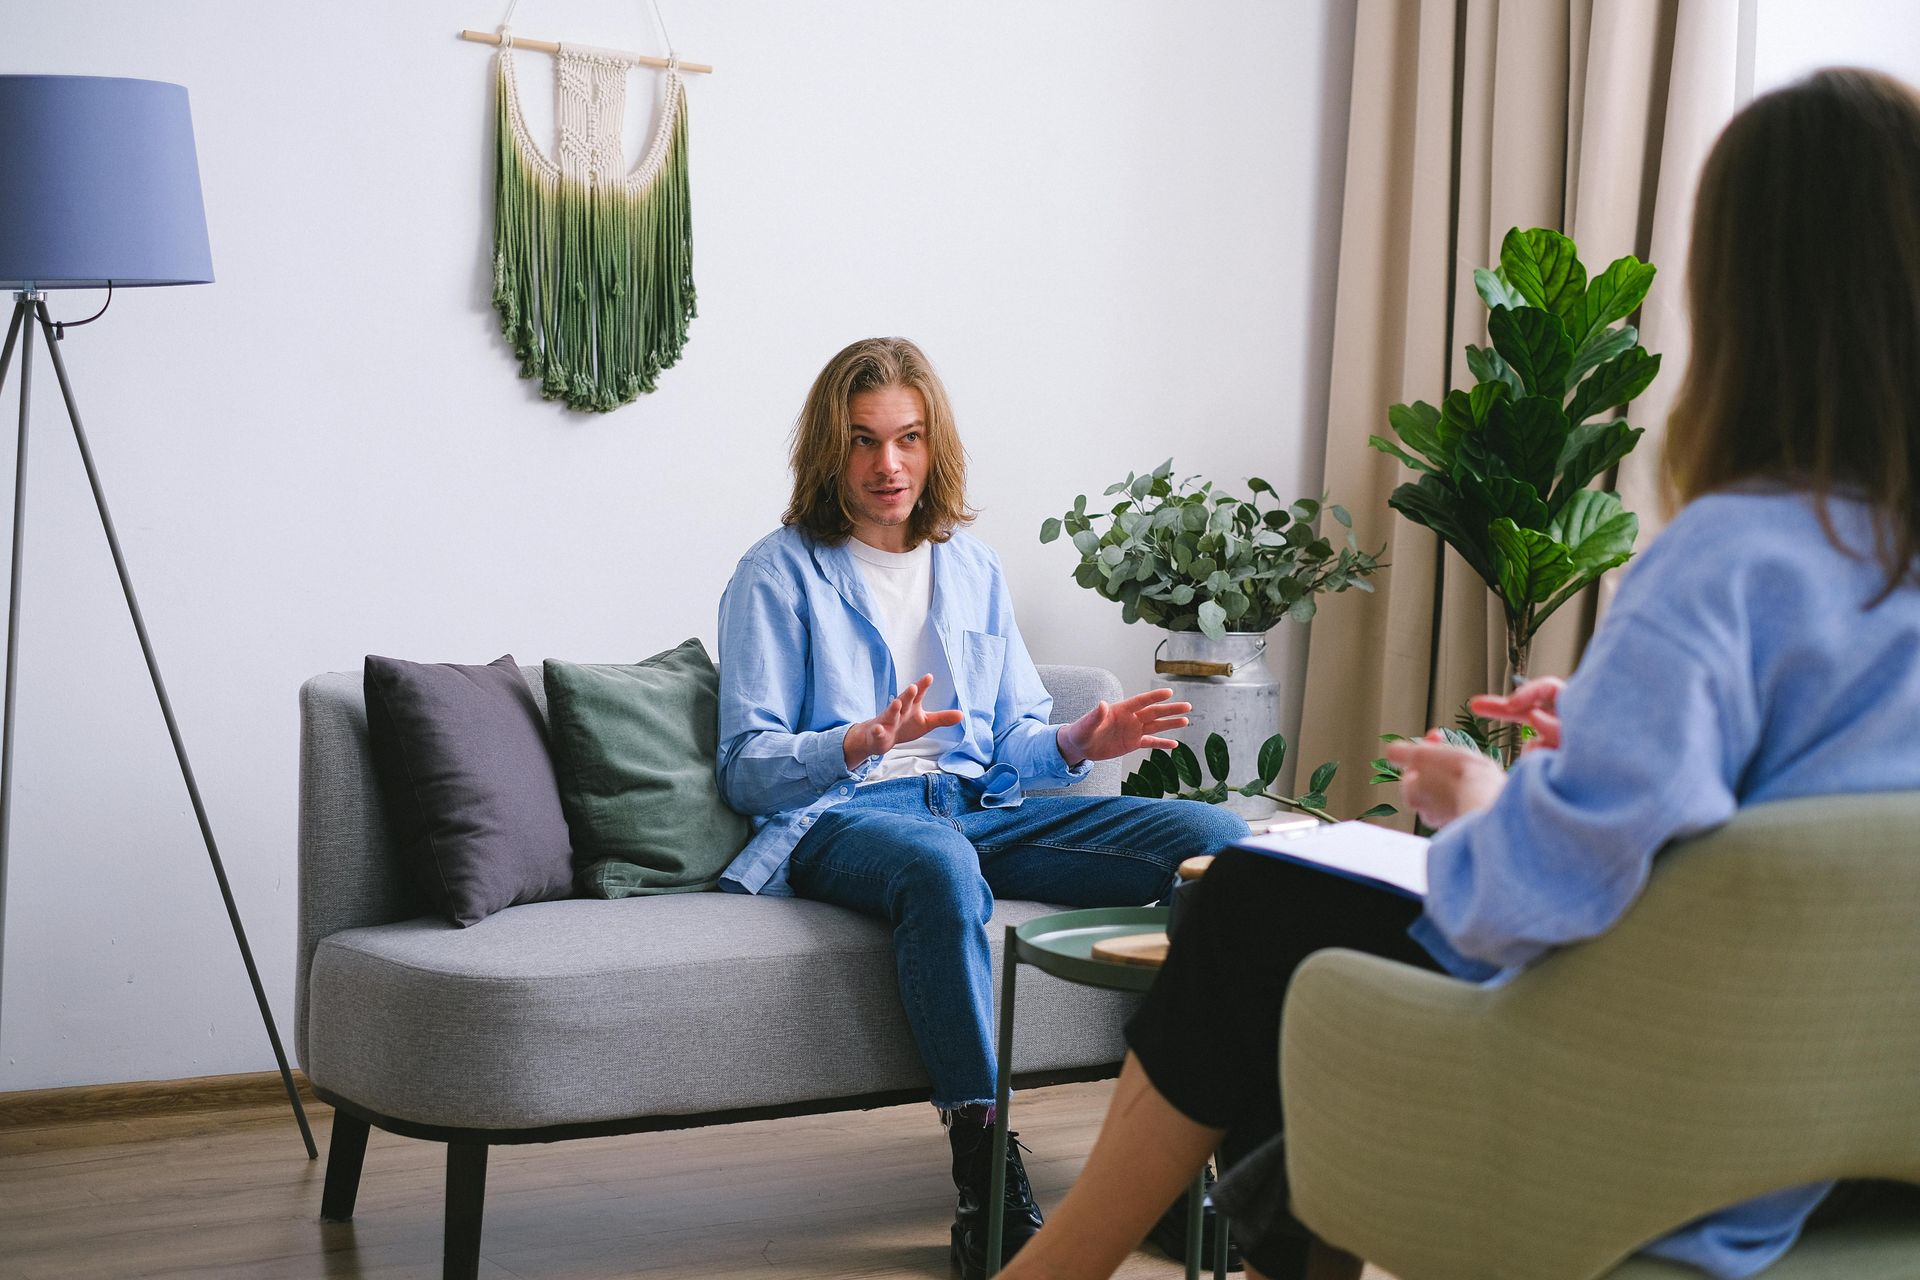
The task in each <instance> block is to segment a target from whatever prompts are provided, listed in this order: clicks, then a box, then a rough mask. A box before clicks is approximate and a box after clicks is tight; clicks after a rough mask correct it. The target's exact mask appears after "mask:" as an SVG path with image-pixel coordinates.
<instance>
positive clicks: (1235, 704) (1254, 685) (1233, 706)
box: [1153, 631, 1280, 822]
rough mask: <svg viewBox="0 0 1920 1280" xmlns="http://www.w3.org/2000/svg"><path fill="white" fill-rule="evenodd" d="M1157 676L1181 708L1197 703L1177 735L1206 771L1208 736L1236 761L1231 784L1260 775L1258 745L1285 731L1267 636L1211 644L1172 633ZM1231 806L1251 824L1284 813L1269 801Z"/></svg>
mask: <svg viewBox="0 0 1920 1280" xmlns="http://www.w3.org/2000/svg"><path fill="white" fill-rule="evenodd" d="M1153 670H1154V674H1155V675H1157V676H1161V677H1164V678H1165V680H1166V683H1167V685H1168V687H1169V688H1171V689H1172V690H1173V696H1174V700H1175V701H1176V702H1191V703H1192V704H1193V712H1192V714H1191V715H1190V716H1189V717H1188V720H1189V723H1188V725H1187V727H1186V728H1184V729H1176V730H1174V733H1173V736H1174V737H1175V738H1178V739H1179V740H1180V741H1181V742H1184V743H1186V744H1187V745H1188V746H1189V747H1191V748H1192V749H1193V753H1194V754H1195V755H1196V756H1198V757H1199V758H1200V761H1201V768H1202V770H1203V771H1204V770H1205V768H1206V758H1207V752H1206V746H1207V736H1208V735H1209V734H1215V733H1217V734H1219V735H1220V736H1221V737H1222V738H1224V739H1226V743H1227V758H1228V760H1229V761H1230V762H1231V769H1230V771H1229V773H1228V776H1227V781H1228V782H1230V783H1232V784H1233V785H1234V786H1239V785H1240V784H1241V783H1245V782H1251V781H1253V780H1254V778H1256V777H1257V776H1259V762H1260V746H1261V744H1262V743H1264V742H1265V741H1266V740H1267V739H1268V738H1271V737H1272V736H1273V735H1274V734H1276V733H1278V732H1280V683H1279V681H1277V680H1275V679H1274V677H1273V671H1272V669H1271V668H1270V667H1268V666H1267V637H1266V633H1265V632H1260V631H1229V632H1227V634H1226V635H1225V636H1224V637H1222V638H1221V639H1219V640H1210V639H1208V638H1207V636H1206V635H1205V634H1204V633H1203V632H1199V631H1169V632H1167V633H1166V639H1164V640H1162V641H1161V642H1160V646H1159V647H1158V648H1157V649H1155V650H1154V654H1153ZM1205 777H1206V780H1207V781H1211V780H1212V777H1211V775H1210V774H1207V775H1205ZM1226 807H1227V808H1229V809H1231V810H1232V811H1233V812H1235V813H1237V814H1239V815H1240V816H1241V817H1242V818H1245V819H1246V820H1247V821H1249V822H1252V821H1255V820H1257V819H1262V818H1270V817H1272V816H1273V815H1274V814H1275V813H1277V812H1278V811H1279V809H1280V806H1279V805H1277V804H1275V803H1274V802H1273V801H1271V800H1269V799H1267V798H1266V797H1264V796H1243V795H1238V794H1233V795H1229V796H1228V797H1227V799H1226Z"/></svg>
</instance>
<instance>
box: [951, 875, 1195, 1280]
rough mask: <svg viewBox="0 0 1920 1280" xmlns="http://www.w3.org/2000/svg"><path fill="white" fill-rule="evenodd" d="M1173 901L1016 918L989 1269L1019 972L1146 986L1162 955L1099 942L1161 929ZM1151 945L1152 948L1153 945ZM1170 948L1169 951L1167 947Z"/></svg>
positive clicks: (997, 1231) (1006, 994) (1008, 959)
mask: <svg viewBox="0 0 1920 1280" xmlns="http://www.w3.org/2000/svg"><path fill="white" fill-rule="evenodd" d="M1168 923H1169V920H1168V910H1167V908H1166V907H1092V908H1088V909H1085V910H1080V911H1058V912H1055V913H1053V914H1052V915H1045V916H1036V917H1034V918H1033V919H1031V920H1029V921H1027V922H1026V923H1025V924H1021V925H1008V926H1007V937H1006V949H1005V951H1004V953H1003V955H1002V959H1001V964H1002V970H1001V978H1000V1052H999V1078H1000V1088H999V1094H998V1106H997V1107H996V1112H995V1119H994V1128H993V1193H992V1194H993V1198H992V1201H991V1203H990V1204H989V1205H988V1208H987V1257H986V1263H987V1274H988V1275H989V1276H991V1275H994V1274H995V1273H997V1272H998V1271H999V1270H1000V1241H1001V1234H1002V1232H1003V1230H1004V1229H1005V1221H1006V1211H1007V1204H1006V1181H1007V1130H1008V1128H1009V1125H1010V1123H1011V1115H1010V1113H1009V1109H1010V1106H1011V1103H1012V1091H1011V1087H1010V1082H1011V1081H1012V1079H1013V1010H1014V991H1015V987H1016V975H1017V974H1018V972H1019V968H1020V966H1021V965H1023V964H1030V965H1032V966H1033V967H1034V968H1036V969H1039V970H1041V971H1042V972H1045V973H1050V974H1052V975H1053V976H1054V977H1056V978H1063V979H1065V980H1066V981H1068V982H1077V983H1079V984H1081V985H1082V986H1088V987H1104V988H1106V989H1107V990H1109V991H1134V992H1143V991H1145V990H1146V989H1147V988H1148V987H1151V986H1152V985H1153V979H1154V975H1155V974H1156V973H1157V972H1158V971H1159V964H1158V961H1157V960H1153V961H1146V960H1135V961H1133V962H1129V963H1121V962H1116V961H1113V960H1107V959H1103V958H1100V957H1097V956H1095V955H1094V954H1093V949H1094V947H1095V945H1097V944H1099V943H1102V942H1107V941H1116V940H1119V939H1123V938H1124V939H1132V938H1137V937H1139V936H1141V935H1150V934H1161V935H1164V934H1165V933H1166V930H1167V925H1168ZM1149 950H1151V949H1149ZM1162 954H1164V953H1162ZM1205 1177H1206V1173H1205V1170H1202V1171H1201V1172H1200V1174H1198V1175H1196V1176H1195V1178H1194V1180H1193V1187H1192V1189H1191V1190H1190V1191H1189V1192H1188V1195H1187V1280H1199V1277H1200V1228H1201V1222H1202V1221H1203V1215H1204V1213H1205V1196H1206V1186H1205ZM1226 1237H1227V1220H1226V1217H1225V1216H1224V1215H1216V1217H1215V1225H1214V1254H1213V1256H1214V1269H1213V1274H1214V1276H1215V1280H1226V1275H1227V1239H1226Z"/></svg>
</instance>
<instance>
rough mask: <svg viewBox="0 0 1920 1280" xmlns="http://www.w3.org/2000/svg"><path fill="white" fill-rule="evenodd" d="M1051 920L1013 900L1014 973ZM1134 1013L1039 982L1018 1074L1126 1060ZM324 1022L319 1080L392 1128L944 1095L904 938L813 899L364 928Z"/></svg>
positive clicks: (344, 938)
mask: <svg viewBox="0 0 1920 1280" xmlns="http://www.w3.org/2000/svg"><path fill="white" fill-rule="evenodd" d="M1050 910H1054V908H1051V907H1045V906H1041V905H1040V904H1038V903H1031V902H1000V903H997V904H996V905H995V910H994V917H993V922H992V924H991V925H990V926H989V928H988V938H989V939H990V941H991V945H992V951H993V958H994V965H995V969H996V971H997V970H998V968H999V965H1000V963H1001V956H1000V950H1001V944H1002V941H1003V939H1004V936H1005V932H1006V930H1005V926H1006V925H1008V924H1018V923H1020V922H1021V921H1024V920H1028V919H1031V918H1032V917H1033V916H1036V915H1039V914H1042V913H1043V912H1046V911H1050ZM998 987H999V980H998V979H997V978H996V979H995V989H996V990H998ZM1135 1002H1136V997H1132V996H1125V995H1121V994H1118V993H1116V992H1111V991H1102V990H1096V989H1094V988H1090V987H1081V986H1074V985H1072V984H1069V983H1065V982H1062V981H1061V980H1060V979H1058V978H1054V977H1052V976H1051V975H1048V974H1044V973H1041V972H1039V971H1038V970H1035V969H1030V968H1023V969H1022V970H1021V973H1020V977H1019V995H1018V1006H1017V1009H1018V1016H1017V1017H1016V1019H1015V1035H1014V1065H1015V1068H1016V1069H1017V1070H1019V1071H1052V1070H1064V1069H1068V1068H1078V1067H1097V1066H1101V1065H1105V1064H1111V1063H1116V1062H1118V1061H1119V1060H1120V1058H1121V1057H1122V1056H1123V1055H1124V1053H1125V1048H1126V1046H1125V1045H1124V1044H1123V1043H1122V1041H1121V1036H1120V1028H1121V1024H1122V1023H1123V1021H1124V1020H1125V1018H1126V1016H1127V1014H1128V1013H1129V1012H1130V1011H1131V1009H1132V1008H1133V1007H1134V1004H1135ZM307 1017H308V1020H309V1022H310V1024H311V1027H312V1029H313V1030H312V1034H310V1035H309V1037H308V1040H307V1046H308V1048H307V1054H306V1058H305V1061H304V1064H303V1065H304V1066H305V1069H306V1072H307V1074H308V1076H309V1077H310V1078H311V1079H312V1080H313V1082H314V1084H315V1085H317V1086H319V1087H320V1088H322V1089H326V1090H327V1091H329V1092H331V1093H333V1094H334V1095H336V1096H338V1097H341V1098H345V1099H347V1100H349V1101H351V1102H354V1103H357V1104H359V1105H360V1106H362V1107H365V1108H367V1109H369V1110H371V1111H374V1112H376V1113H378V1114H381V1115H387V1116H398V1117H404V1118H405V1119H407V1120H410V1121H413V1122H415V1123H420V1124H432V1125H445V1126H449V1127H456V1128H476V1129H517V1128H537V1127H541V1126H545V1125H556V1124H571V1123H584V1122H589V1121H598V1120H614V1119H624V1118H628V1117H635V1116H660V1115H692V1114H698V1113H701V1112H708V1111H722V1110H731V1109H734V1108H738V1107H756V1106H780V1105H787V1104H792V1103H796V1102H804V1101H810V1100H816V1099H823V1098H839V1097H846V1096H851V1095H857V1094H864V1093H872V1092H879V1091H882V1090H891V1089H925V1088H928V1087H929V1085H930V1082H929V1081H928V1079H927V1075H926V1072H925V1069H924V1068H923V1067H922V1066H921V1065H920V1056H919V1054H918V1052H917V1051H916V1050H915V1048H914V1044H913V1036H912V1033H911V1032H910V1031H909V1030H908V1028H907V1018H906V1013H905V1011H904V1010H903V1009H902V1008H901V1006H900V995H899V988H898V984H897V982H896V980H895V978H894V963H893V947H892V943H891V940H890V935H889V928H888V925H887V924H886V923H885V922H884V921H880V920H872V919H868V918H867V917H865V916H861V915H856V914H855V913H853V912H851V911H848V910H845V909H843V908H841V907H836V906H831V905H829V904H827V903H823V902H808V901H805V900H803V899H799V898H760V897H744V896H740V895H735V894H722V893H688V894H676V895H671V896H666V897H650V898H628V899H625V900H623V901H618V902H599V901H590V900H576V901H573V902H564V903H563V902H553V903H543V904H538V905H534V906H526V907H516V908H514V909H513V910H512V911H507V912H503V913H502V914H500V915H498V916H496V917H494V918H493V919H492V920H490V921H488V922H487V927H486V928H484V929H470V930H464V931H462V930H456V929H449V928H447V927H446V926H445V925H443V924H440V923H438V922H435V921H432V920H426V919H421V920H411V921H407V922H405V923H401V924H390V925H374V926H370V927H366V928H359V929H346V930H342V931H340V932H338V933H334V934H331V935H330V936H328V937H326V938H324V939H322V940H321V942H320V943H319V946H318V948H317V949H316V950H315V953H314V958H313V969H312V981H311V984H310V989H309V992H308V1005H307ZM323 1031H324V1034H322V1032H323ZM534 1064H537V1068H538V1069H531V1068H532V1067H533V1066H534Z"/></svg>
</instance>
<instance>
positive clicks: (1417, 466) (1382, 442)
mask: <svg viewBox="0 0 1920 1280" xmlns="http://www.w3.org/2000/svg"><path fill="white" fill-rule="evenodd" d="M1367 443H1368V444H1370V445H1372V446H1373V447H1374V448H1376V449H1378V450H1379V451H1380V452H1381V453H1386V454H1391V455H1393V456H1394V457H1396V458H1398V459H1400V464H1401V465H1402V466H1404V467H1407V468H1410V469H1411V470H1414V471H1424V472H1426V473H1427V474H1428V475H1430V476H1431V475H1438V474H1440V473H1439V472H1437V471H1435V470H1434V469H1433V468H1432V467H1430V466H1428V465H1427V464H1426V463H1424V462H1422V461H1420V459H1418V458H1416V457H1414V456H1413V455H1412V454H1410V453H1408V452H1407V451H1406V450H1405V449H1402V448H1401V447H1400V446H1399V445H1397V444H1395V443H1394V442H1393V441H1391V440H1388V439H1385V438H1384V437H1381V436H1368V437H1367Z"/></svg>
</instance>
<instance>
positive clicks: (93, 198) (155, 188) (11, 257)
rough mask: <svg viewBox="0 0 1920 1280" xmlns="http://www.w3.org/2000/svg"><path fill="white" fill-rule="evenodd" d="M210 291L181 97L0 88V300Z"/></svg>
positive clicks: (175, 89) (24, 82)
mask: <svg viewBox="0 0 1920 1280" xmlns="http://www.w3.org/2000/svg"><path fill="white" fill-rule="evenodd" d="M212 279H213V255H212V254H211V253H210V252H209V251H208V249H207V218H206V211H205V210H204V209H203V208H202V207H201V204H200V166H199V164H198V162H197V161H196V160H195V158H194V151H193V118H192V116H191V115H190V114H189V113H188V111H187V91H186V90H185V89H183V88H182V87H180V86H179V85H177V84H164V83H162V82H160V81H158V80H126V79H120V78H117V77H108V76H0V288H7V289H21V288H37V289H97V288H102V287H104V286H106V285H108V284H112V285H114V286H115V287H124V286H129V285H159V284H207V283H209V282H210V281H212Z"/></svg>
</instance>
